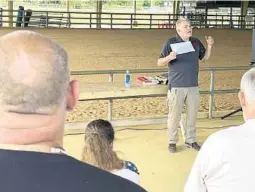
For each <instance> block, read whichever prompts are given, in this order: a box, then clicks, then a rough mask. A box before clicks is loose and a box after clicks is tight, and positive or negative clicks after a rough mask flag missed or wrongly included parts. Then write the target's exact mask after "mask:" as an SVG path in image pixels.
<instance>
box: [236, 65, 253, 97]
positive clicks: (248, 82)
mask: <svg viewBox="0 0 255 192" xmlns="http://www.w3.org/2000/svg"><path fill="white" fill-rule="evenodd" d="M240 89H241V91H243V92H244V95H245V97H246V99H247V100H248V101H255V68H251V69H250V70H248V71H247V72H246V73H244V75H243V76H242V79H241V85H240Z"/></svg>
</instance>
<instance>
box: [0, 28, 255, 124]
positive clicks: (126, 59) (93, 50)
mask: <svg viewBox="0 0 255 192" xmlns="http://www.w3.org/2000/svg"><path fill="white" fill-rule="evenodd" d="M12 30H13V29H7V28H1V30H0V35H4V34H6V33H7V32H10V31H12ZM35 31H37V32H39V33H41V34H43V35H46V36H48V37H50V38H52V39H54V40H55V41H57V42H58V43H60V44H61V45H63V46H64V48H65V49H66V50H67V51H68V53H69V56H70V63H71V70H101V69H107V70H110V69H138V68H157V65H156V63H157V58H158V56H159V54H160V52H161V48H162V45H163V43H164V42H165V41H166V40H167V39H168V38H169V37H172V36H173V35H174V34H175V32H174V31H173V30H82V29H36V30H35ZM193 35H194V36H196V37H198V38H200V39H201V41H202V42H203V43H205V36H209V35H211V36H213V37H214V39H215V46H214V48H213V51H212V56H211V59H210V61H209V62H208V63H206V64H201V66H202V65H203V66H205V67H213V66H247V65H249V63H250V61H251V36H252V31H251V30H231V29H196V30H194V33H193ZM242 74H243V71H222V72H217V73H216V85H215V88H216V89H229V88H238V87H239V82H240V78H241V75H242ZM137 75H138V74H134V75H132V81H133V82H134V81H135V79H136V76H137ZM154 75H155V74H154ZM73 78H76V79H79V80H80V81H83V82H98V83H100V82H106V81H108V76H104V75H100V76H96V75H94V76H83V77H82V76H76V77H75V76H74V77H73ZM114 80H115V81H120V82H121V81H122V82H123V84H124V75H118V76H115V77H114ZM209 83H210V76H209V73H208V72H200V74H199V84H200V89H201V90H208V89H209ZM208 99H209V96H208V95H202V96H201V106H200V111H205V110H207V109H208ZM113 106H114V109H113V110H114V112H113V113H114V117H113V118H114V119H120V118H132V117H155V116H162V115H166V114H167V107H166V102H165V98H143V99H129V100H116V101H114V103H113ZM127 106H128V107H127ZM238 106H239V103H238V100H237V96H236V94H227V95H216V98H215V109H216V110H224V111H225V110H232V109H236V108H237V107H238ZM106 117H107V102H106V101H89V102H80V103H79V104H78V106H77V107H76V108H75V110H74V112H73V113H71V114H69V116H68V119H67V121H69V122H73V121H82V120H91V119H96V118H106Z"/></svg>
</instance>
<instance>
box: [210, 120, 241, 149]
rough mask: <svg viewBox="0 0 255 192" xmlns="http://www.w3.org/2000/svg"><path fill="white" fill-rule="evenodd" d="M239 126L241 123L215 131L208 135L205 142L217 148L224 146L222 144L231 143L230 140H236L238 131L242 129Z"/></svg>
mask: <svg viewBox="0 0 255 192" xmlns="http://www.w3.org/2000/svg"><path fill="white" fill-rule="evenodd" d="M241 126H242V125H240V126H231V127H229V128H225V129H222V130H220V131H217V132H215V133H213V134H211V135H210V136H209V137H208V139H207V140H206V143H207V144H209V145H210V146H215V147H216V146H218V147H219V148H222V147H223V146H225V145H224V144H228V143H231V141H232V140H236V139H237V138H238V136H239V131H240V130H241V129H242V128H241Z"/></svg>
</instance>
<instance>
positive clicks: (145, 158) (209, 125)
mask: <svg viewBox="0 0 255 192" xmlns="http://www.w3.org/2000/svg"><path fill="white" fill-rule="evenodd" d="M242 122H243V121H242V119H241V118H240V117H235V118H229V119H226V120H217V119H216V120H212V121H209V120H199V121H198V123H197V127H198V130H197V140H198V143H200V144H202V143H203V142H204V140H205V139H206V138H207V137H208V136H209V135H211V134H212V133H214V132H215V131H218V130H220V129H222V128H224V127H228V126H230V125H239V124H241V123H242ZM127 128H134V129H144V128H146V129H149V130H142V131H141V130H129V129H127ZM123 129H124V130H123ZM115 130H116V142H115V143H114V147H115V150H116V151H118V154H119V156H120V157H121V158H123V159H125V160H131V161H133V162H134V163H135V164H136V166H137V167H138V169H139V171H140V173H141V174H140V179H141V186H143V187H144V188H145V189H147V190H148V191H149V192H169V191H171V192H182V191H183V187H184V184H185V182H186V180H187V177H188V175H189V171H190V169H191V167H192V164H193V162H194V159H195V157H196V155H197V152H196V151H193V150H191V149H188V148H186V147H185V145H184V143H183V140H182V136H181V133H180V132H179V139H180V140H179V143H178V146H177V150H178V153H175V154H170V153H169V152H168V149H167V146H168V145H167V134H166V125H164V124H162V125H148V126H136V127H118V128H116V129H115ZM120 130H122V131H120ZM83 132H84V130H75V131H66V134H70V133H71V134H74V133H83ZM64 147H65V149H66V150H67V152H68V153H69V154H70V155H71V156H73V157H75V158H77V159H80V155H81V151H82V147H83V135H82V134H81V135H66V136H65V138H64Z"/></svg>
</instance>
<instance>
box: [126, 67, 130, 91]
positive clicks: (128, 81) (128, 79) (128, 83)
mask: <svg viewBox="0 0 255 192" xmlns="http://www.w3.org/2000/svg"><path fill="white" fill-rule="evenodd" d="M130 80H131V78H130V73H129V71H128V70H127V71H126V74H125V86H126V87H130V84H131V82H130Z"/></svg>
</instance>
